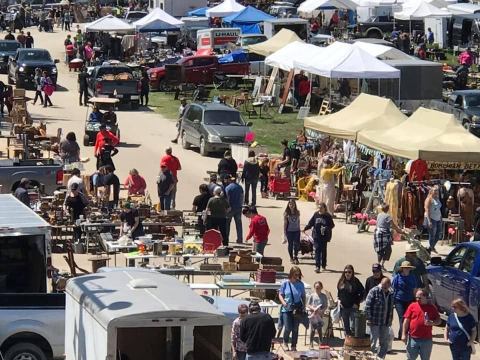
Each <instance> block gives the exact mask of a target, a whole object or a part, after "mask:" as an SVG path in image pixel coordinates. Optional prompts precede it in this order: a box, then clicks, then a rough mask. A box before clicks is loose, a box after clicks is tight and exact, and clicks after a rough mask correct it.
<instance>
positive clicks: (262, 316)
mask: <svg viewBox="0 0 480 360" xmlns="http://www.w3.org/2000/svg"><path fill="white" fill-rule="evenodd" d="M248 310H249V312H250V313H249V314H248V315H247V316H246V317H245V318H244V319H243V320H242V322H241V323H240V340H241V341H243V342H244V343H245V345H247V357H246V359H252V360H254V359H262V360H270V359H271V358H272V357H271V354H270V348H271V346H272V340H273V338H274V337H275V323H274V321H273V319H272V317H271V316H270V315H269V314H267V313H264V312H262V311H261V308H260V304H259V303H258V302H256V301H252V302H251V303H250V304H249V306H248Z"/></svg>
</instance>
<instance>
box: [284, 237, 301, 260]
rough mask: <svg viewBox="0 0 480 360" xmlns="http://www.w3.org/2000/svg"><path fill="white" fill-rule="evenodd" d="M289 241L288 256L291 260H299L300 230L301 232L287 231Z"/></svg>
mask: <svg viewBox="0 0 480 360" xmlns="http://www.w3.org/2000/svg"><path fill="white" fill-rule="evenodd" d="M286 236H287V241H288V255H290V259H296V258H298V251H299V250H300V230H299V231H287V232H286Z"/></svg>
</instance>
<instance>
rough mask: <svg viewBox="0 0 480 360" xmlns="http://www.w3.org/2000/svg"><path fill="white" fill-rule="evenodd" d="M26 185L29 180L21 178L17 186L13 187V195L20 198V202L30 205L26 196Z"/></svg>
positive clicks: (28, 183)
mask: <svg viewBox="0 0 480 360" xmlns="http://www.w3.org/2000/svg"><path fill="white" fill-rule="evenodd" d="M28 185H30V180H29V179H27V178H22V179H21V180H20V183H19V184H18V187H17V188H16V189H15V193H14V196H15V197H16V198H17V199H18V200H20V201H21V202H22V203H24V204H25V205H27V206H28V207H30V197H29V196H28V190H27V189H28Z"/></svg>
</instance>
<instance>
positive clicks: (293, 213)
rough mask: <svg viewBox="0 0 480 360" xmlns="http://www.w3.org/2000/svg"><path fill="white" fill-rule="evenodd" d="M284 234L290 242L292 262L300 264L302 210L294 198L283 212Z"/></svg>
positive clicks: (289, 250) (289, 252)
mask: <svg viewBox="0 0 480 360" xmlns="http://www.w3.org/2000/svg"><path fill="white" fill-rule="evenodd" d="M283 228H284V234H285V235H284V236H285V238H286V239H287V242H288V255H290V262H291V263H292V264H295V265H298V263H299V262H298V252H299V250H300V211H299V210H298V208H297V203H296V202H295V200H294V199H290V200H288V204H287V207H286V208H285V212H284V213H283Z"/></svg>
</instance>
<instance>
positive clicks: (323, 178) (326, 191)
mask: <svg viewBox="0 0 480 360" xmlns="http://www.w3.org/2000/svg"><path fill="white" fill-rule="evenodd" d="M343 169H344V168H343V167H338V166H337V165H334V166H333V167H332V168H327V169H322V170H320V176H319V179H320V183H319V185H318V187H317V199H318V201H319V202H324V203H325V204H326V205H327V210H328V212H329V213H330V214H331V215H333V211H334V207H335V175H336V174H340V173H341V172H342V171H343Z"/></svg>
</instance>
